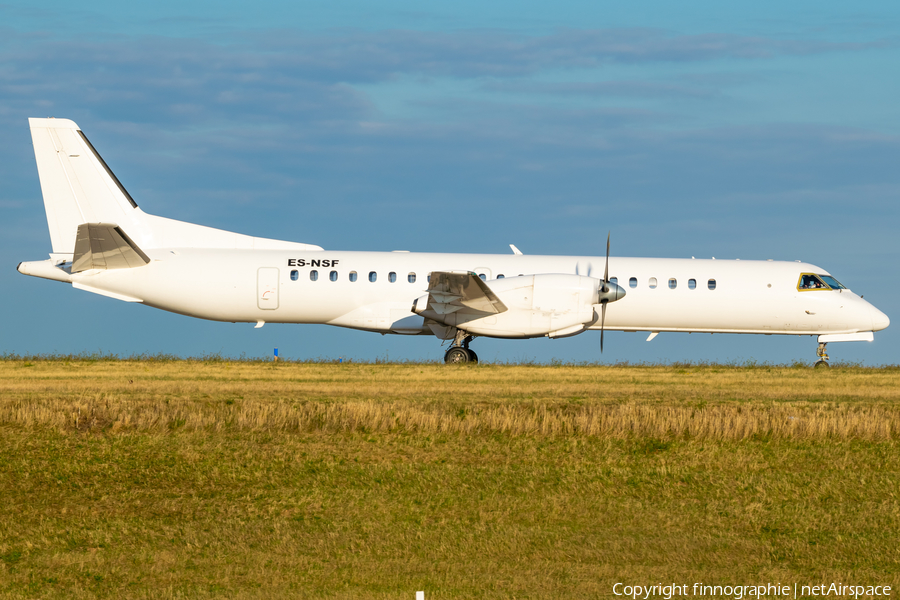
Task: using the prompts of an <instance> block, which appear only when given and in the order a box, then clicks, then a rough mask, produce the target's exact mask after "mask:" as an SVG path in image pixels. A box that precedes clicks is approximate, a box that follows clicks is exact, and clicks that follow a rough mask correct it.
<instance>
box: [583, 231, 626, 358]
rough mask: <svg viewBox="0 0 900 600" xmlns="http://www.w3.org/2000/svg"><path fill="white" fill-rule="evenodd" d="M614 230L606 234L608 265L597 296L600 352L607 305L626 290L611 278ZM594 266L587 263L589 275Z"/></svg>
mask: <svg viewBox="0 0 900 600" xmlns="http://www.w3.org/2000/svg"><path fill="white" fill-rule="evenodd" d="M611 233H612V232H608V233H607V234H606V266H605V267H604V269H603V279H602V282H601V284H600V285H599V286H598V288H597V296H598V299H599V302H600V352H601V353H602V352H603V338H604V333H606V305H607V304H609V303H610V302H615V301H616V300H620V299H621V298H624V297H625V290H623V289H622V288H620V287H619V285H618V284H616V283H612V282H611V281H610V280H609V241H610V235H611ZM580 270H581V265H580V264H578V263H576V264H575V273H576V274H580V273H579V271H580ZM592 270H593V267H592V265H591V263H588V264H587V276H588V277H590V276H591V271H592Z"/></svg>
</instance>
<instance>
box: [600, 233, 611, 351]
mask: <svg viewBox="0 0 900 600" xmlns="http://www.w3.org/2000/svg"><path fill="white" fill-rule="evenodd" d="M611 233H612V232H611V231H610V232H607V233H606V268H605V269H604V271H603V288H601V290H602V292H603V294H609V236H610V234H611ZM607 304H609V298H607V297H603V298H602V299H601V300H600V354H603V333H604V331H605V329H604V328H605V326H606V305H607Z"/></svg>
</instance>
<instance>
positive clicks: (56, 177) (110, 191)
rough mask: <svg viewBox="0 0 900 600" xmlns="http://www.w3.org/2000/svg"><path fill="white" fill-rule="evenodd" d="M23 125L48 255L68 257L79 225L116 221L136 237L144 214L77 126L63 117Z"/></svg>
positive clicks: (138, 235)
mask: <svg viewBox="0 0 900 600" xmlns="http://www.w3.org/2000/svg"><path fill="white" fill-rule="evenodd" d="M28 123H29V125H30V126H31V139H32V142H33V143H34V156H35V159H36V160H37V167H38V175H39V176H40V179H41V192H42V193H43V195H44V208H45V209H46V211H47V225H48V226H49V228H50V241H51V244H52V246H53V253H54V254H55V255H63V256H71V255H72V253H73V251H74V249H75V240H76V234H77V231H78V226H79V225H81V224H82V223H115V224H117V225H119V226H121V227H122V228H123V229H125V230H127V231H128V232H129V233H130V234H131V235H132V237H134V236H137V237H140V236H141V232H142V231H143V230H144V228H145V227H144V224H143V220H144V215H143V213H142V212H141V211H140V210H139V209H138V207H137V203H135V201H134V200H133V199H132V198H131V196H130V195H129V194H128V192H127V191H125V188H124V187H123V186H122V184H121V183H119V180H118V179H116V176H115V175H113V173H112V171H110V169H109V167H108V166H107V165H106V163H105V162H104V161H103V159H102V158H101V157H100V155H99V154H98V153H97V151H96V150H94V147H93V146H92V145H91V143H90V142H89V141H88V139H87V137H85V135H84V134H83V133H82V132H81V130H80V129H79V128H78V125H76V124H75V123H74V122H73V121H70V120H68V119H28ZM138 243H140V240H138Z"/></svg>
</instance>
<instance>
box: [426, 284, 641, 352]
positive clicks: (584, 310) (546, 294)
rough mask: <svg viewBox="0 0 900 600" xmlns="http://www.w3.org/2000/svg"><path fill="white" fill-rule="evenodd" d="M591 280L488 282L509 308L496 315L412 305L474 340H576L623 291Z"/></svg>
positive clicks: (612, 285) (428, 316)
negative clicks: (599, 307)
mask: <svg viewBox="0 0 900 600" xmlns="http://www.w3.org/2000/svg"><path fill="white" fill-rule="evenodd" d="M602 286H603V282H602V281H601V280H599V279H595V278H593V277H585V276H581V275H571V274H563V273H559V274H556V273H548V274H541V275H524V276H520V277H507V278H505V279H497V280H493V281H490V282H489V283H488V287H490V289H491V291H492V292H494V294H496V296H497V297H498V298H499V299H500V300H501V301H502V302H503V304H504V305H506V308H507V310H506V311H504V312H501V313H498V314H492V315H484V314H472V313H471V312H470V311H465V310H460V311H455V312H447V313H446V314H437V313H435V312H434V311H432V310H429V309H427V303H428V297H427V296H423V297H422V298H419V299H417V300H416V301H415V302H414V303H413V312H415V313H417V314H422V315H423V316H425V317H427V318H429V319H431V320H434V321H437V322H439V323H441V324H444V325H449V326H453V327H459V328H460V329H463V330H465V331H467V332H469V333H471V334H474V335H483V336H490V337H500V338H532V337H542V336H550V337H564V336H570V335H576V334H579V333H581V332H582V331H584V330H585V329H587V328H588V327H590V326H591V325H593V324H594V323H595V322H597V320H598V318H599V316H598V311H595V309H594V307H595V306H596V305H597V304H599V302H600V300H601V298H606V299H607V300H608V301H614V300H618V299H619V298H621V297H622V296H624V295H625V291H624V290H622V289H621V288H619V287H618V286H616V285H615V284H609V290H608V291H607V292H606V293H604V292H602V290H601V288H602Z"/></svg>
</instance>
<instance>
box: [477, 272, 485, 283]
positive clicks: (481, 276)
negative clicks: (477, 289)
mask: <svg viewBox="0 0 900 600" xmlns="http://www.w3.org/2000/svg"><path fill="white" fill-rule="evenodd" d="M478 277H480V278H481V280H482V281H487V275H485V274H484V273H479V274H478Z"/></svg>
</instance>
